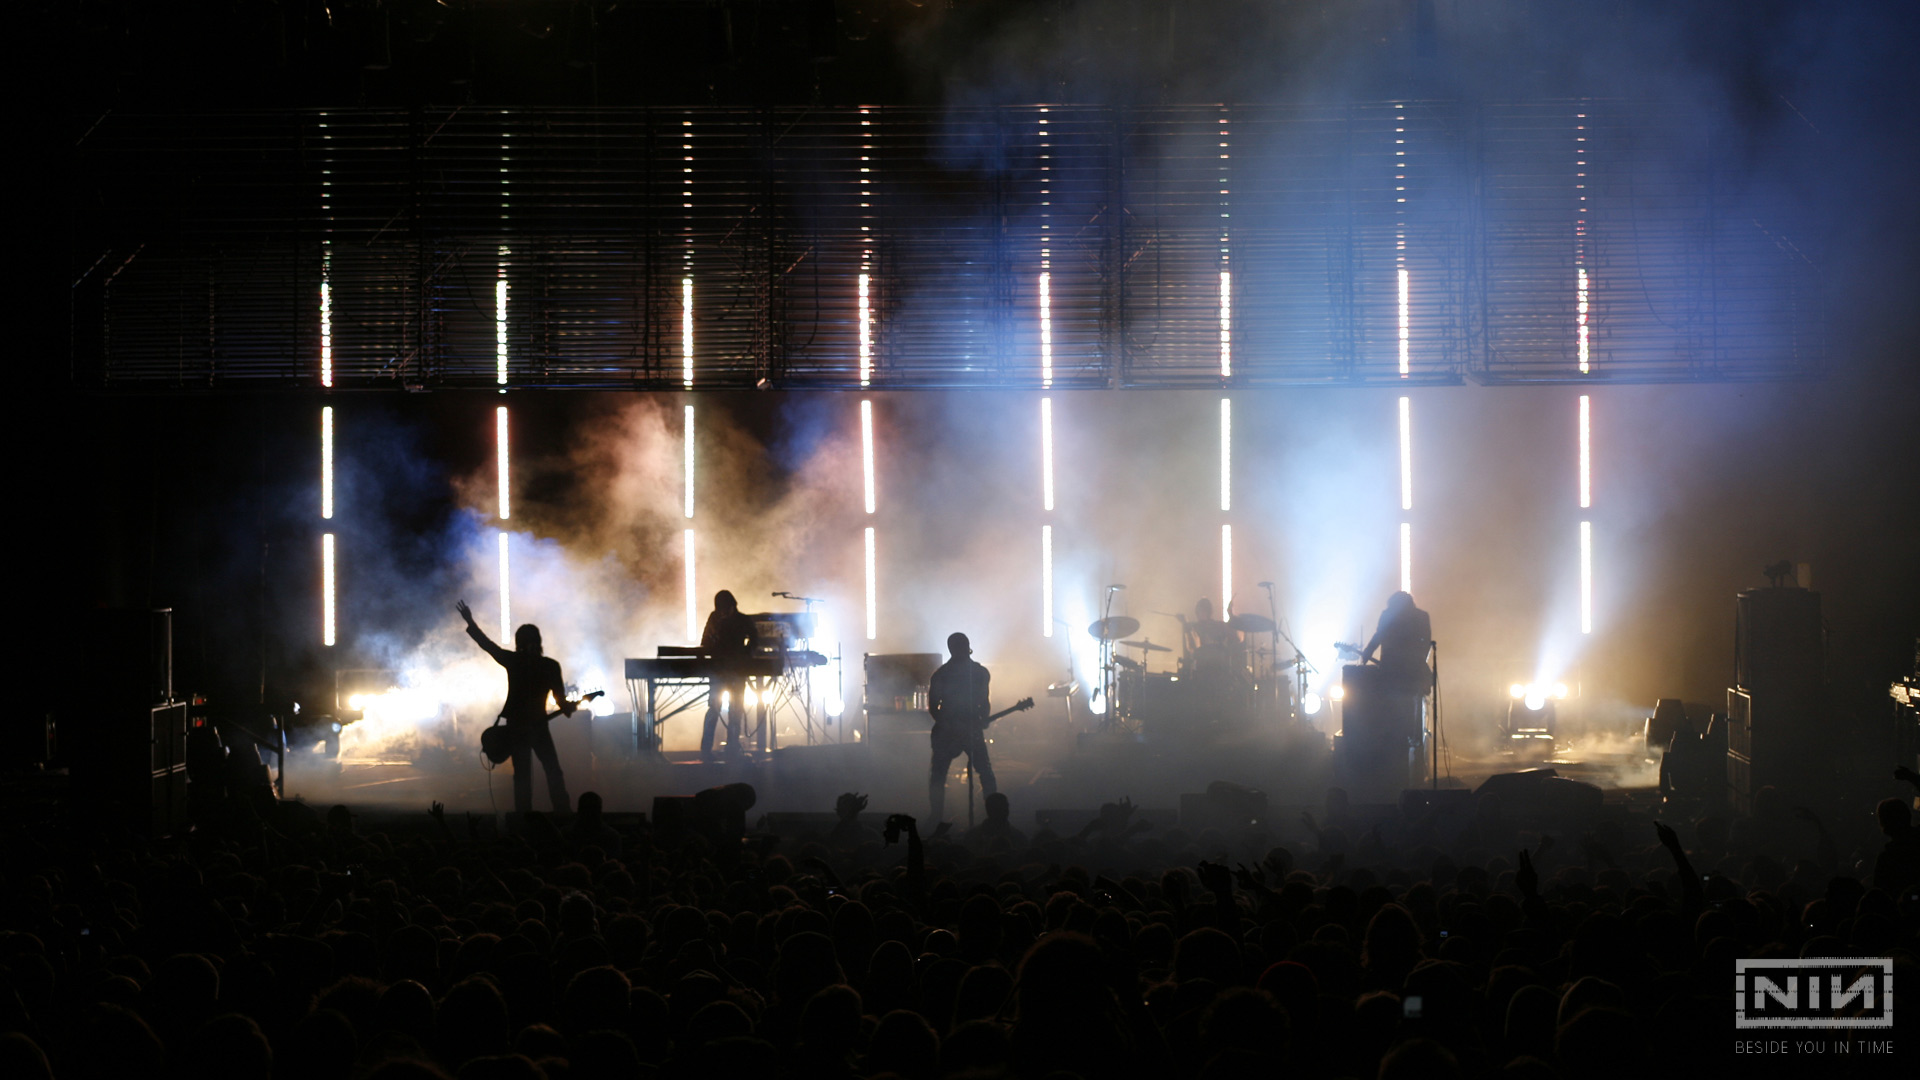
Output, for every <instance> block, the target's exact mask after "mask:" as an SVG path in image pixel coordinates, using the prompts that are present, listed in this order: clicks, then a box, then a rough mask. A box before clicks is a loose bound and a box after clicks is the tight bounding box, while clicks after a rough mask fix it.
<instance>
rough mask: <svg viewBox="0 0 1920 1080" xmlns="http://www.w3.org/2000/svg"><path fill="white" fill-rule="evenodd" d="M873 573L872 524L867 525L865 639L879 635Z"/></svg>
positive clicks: (877, 606) (878, 617)
mask: <svg viewBox="0 0 1920 1080" xmlns="http://www.w3.org/2000/svg"><path fill="white" fill-rule="evenodd" d="M876 590H877V582H876V578H875V574H874V557H873V526H871V525H869V526H867V640H868V641H872V640H873V639H874V638H876V637H879V636H880V607H879V603H878V595H877V592H876Z"/></svg>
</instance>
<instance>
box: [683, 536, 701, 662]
mask: <svg viewBox="0 0 1920 1080" xmlns="http://www.w3.org/2000/svg"><path fill="white" fill-rule="evenodd" d="M680 540H681V551H680V561H681V563H682V564H683V565H684V566H685V567H686V576H687V640H688V641H699V640H700V592H699V588H698V586H697V585H696V584H695V583H694V578H693V530H692V529H687V530H684V531H683V532H681V534H680Z"/></svg>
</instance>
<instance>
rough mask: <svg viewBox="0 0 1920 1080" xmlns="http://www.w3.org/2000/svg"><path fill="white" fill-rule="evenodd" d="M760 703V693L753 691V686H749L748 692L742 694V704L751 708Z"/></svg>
mask: <svg viewBox="0 0 1920 1080" xmlns="http://www.w3.org/2000/svg"><path fill="white" fill-rule="evenodd" d="M758 704H760V695H759V694H756V693H754V692H753V687H751V686H749V687H747V691H746V693H745V694H742V695H741V706H742V707H743V708H748V709H751V708H753V707H754V706H755V705H758Z"/></svg>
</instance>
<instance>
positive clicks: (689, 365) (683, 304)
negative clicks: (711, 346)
mask: <svg viewBox="0 0 1920 1080" xmlns="http://www.w3.org/2000/svg"><path fill="white" fill-rule="evenodd" d="M680 383H681V385H682V386H684V387H686V388H687V389H689V390H691V389H693V279H692V278H690V277H689V278H681V279H680Z"/></svg>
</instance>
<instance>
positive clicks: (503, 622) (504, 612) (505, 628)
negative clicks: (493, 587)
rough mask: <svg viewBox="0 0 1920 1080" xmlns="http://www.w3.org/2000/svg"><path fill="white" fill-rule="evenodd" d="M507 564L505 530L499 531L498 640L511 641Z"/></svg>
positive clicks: (510, 576)
mask: <svg viewBox="0 0 1920 1080" xmlns="http://www.w3.org/2000/svg"><path fill="white" fill-rule="evenodd" d="M510 569H511V568H510V567H509V566H508V564H507V530H505V529H501V530H500V640H502V641H511V640H512V639H513V597H512V594H511V593H509V592H508V590H507V582H508V581H510V580H512V574H511V573H510V572H509V571H510Z"/></svg>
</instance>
